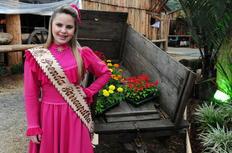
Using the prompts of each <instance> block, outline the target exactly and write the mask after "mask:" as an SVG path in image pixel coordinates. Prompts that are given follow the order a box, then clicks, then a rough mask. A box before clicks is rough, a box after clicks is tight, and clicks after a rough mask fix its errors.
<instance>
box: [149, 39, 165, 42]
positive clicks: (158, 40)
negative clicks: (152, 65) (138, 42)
mask: <svg viewBox="0 0 232 153" xmlns="http://www.w3.org/2000/svg"><path fill="white" fill-rule="evenodd" d="M166 41H167V39H157V40H151V42H153V43H156V42H166Z"/></svg>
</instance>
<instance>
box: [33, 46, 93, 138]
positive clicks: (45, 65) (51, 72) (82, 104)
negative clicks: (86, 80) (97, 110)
mask: <svg viewBox="0 0 232 153" xmlns="http://www.w3.org/2000/svg"><path fill="white" fill-rule="evenodd" d="M29 51H30V53H31V54H32V56H33V57H34V58H35V60H36V61H37V63H38V64H39V66H40V67H41V69H42V70H43V71H44V73H45V74H46V75H47V77H48V78H49V79H50V80H51V82H52V84H53V85H54V86H55V87H56V89H57V90H58V91H59V93H60V94H61V95H62V96H63V98H64V99H65V100H66V101H67V103H68V104H69V106H70V107H71V108H72V109H73V110H74V112H75V113H76V114H77V115H78V116H79V118H80V119H81V121H82V122H83V123H84V124H85V125H86V127H87V128H88V129H89V132H90V133H91V134H93V131H94V126H93V120H92V116H91V112H90V108H89V106H88V105H87V103H86V101H85V99H84V98H85V97H86V95H85V93H84V92H83V90H82V89H81V87H80V86H75V85H74V84H71V83H70V82H69V80H68V78H67V76H66V75H65V73H64V71H63V69H62V68H61V66H60V65H59V63H58V62H57V61H56V59H55V57H54V56H53V55H52V54H51V52H50V51H49V50H48V49H45V48H40V47H38V48H31V49H29Z"/></svg>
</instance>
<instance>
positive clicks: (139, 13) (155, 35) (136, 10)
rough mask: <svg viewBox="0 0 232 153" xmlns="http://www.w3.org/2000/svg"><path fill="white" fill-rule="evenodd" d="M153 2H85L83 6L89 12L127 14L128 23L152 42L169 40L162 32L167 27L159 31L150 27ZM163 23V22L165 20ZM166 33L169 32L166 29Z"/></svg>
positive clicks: (104, 0) (129, 0) (147, 0)
mask: <svg viewBox="0 0 232 153" xmlns="http://www.w3.org/2000/svg"><path fill="white" fill-rule="evenodd" d="M152 2H153V1H152V0H83V4H82V6H83V9H87V10H88V9H89V10H100V11H112V12H127V13H128V20H127V22H128V24H130V25H131V26H132V27H133V28H134V29H135V30H136V31H137V32H139V33H141V34H142V35H144V36H145V37H147V38H149V39H150V40H154V39H155V40H156V39H164V38H167V36H164V35H163V34H166V33H165V32H162V30H163V29H164V28H166V27H167V26H164V27H161V28H160V29H157V28H153V27H151V25H150V21H151V17H152V15H151V14H150V13H148V12H149V11H150V8H151V7H152V4H153V3H154V2H153V3H152ZM160 17H161V16H160ZM165 19H167V18H165ZM161 22H163V20H162V21H161ZM167 23H168V24H169V22H165V24H167ZM161 25H162V24H161ZM168 27H169V25H168ZM165 31H168V30H167V29H166V30H165Z"/></svg>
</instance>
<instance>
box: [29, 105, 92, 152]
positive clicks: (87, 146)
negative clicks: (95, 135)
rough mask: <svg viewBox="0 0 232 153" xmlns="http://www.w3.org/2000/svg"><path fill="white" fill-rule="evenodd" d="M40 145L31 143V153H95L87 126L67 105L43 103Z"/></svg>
mask: <svg viewBox="0 0 232 153" xmlns="http://www.w3.org/2000/svg"><path fill="white" fill-rule="evenodd" d="M40 116H41V118H40V119H41V128H42V131H43V134H42V139H41V143H40V144H34V143H32V142H30V144H29V153H93V147H92V144H91V140H90V134H89V131H88V129H87V128H86V126H85V125H84V124H83V123H82V121H81V120H80V119H79V117H77V115H76V114H75V113H74V111H73V110H72V109H71V108H70V107H69V106H68V104H66V103H47V102H42V103H41V113H40Z"/></svg>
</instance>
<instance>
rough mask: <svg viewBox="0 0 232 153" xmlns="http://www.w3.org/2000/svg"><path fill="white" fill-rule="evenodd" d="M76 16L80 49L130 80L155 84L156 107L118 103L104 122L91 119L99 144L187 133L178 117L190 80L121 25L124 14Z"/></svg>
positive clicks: (190, 75) (187, 97)
mask: <svg viewBox="0 0 232 153" xmlns="http://www.w3.org/2000/svg"><path fill="white" fill-rule="evenodd" d="M81 13H82V23H81V25H80V27H79V28H80V30H79V34H78V40H79V42H80V43H81V45H86V46H90V47H91V48H93V49H94V50H98V51H102V52H103V53H104V54H105V55H106V56H107V57H108V58H110V59H113V61H117V62H120V63H121V64H122V65H123V67H125V68H126V70H128V71H129V73H131V74H132V75H136V74H140V73H146V74H148V75H149V76H150V77H151V78H152V80H156V79H158V80H159V82H160V83H159V91H160V96H159V99H158V101H156V102H154V101H151V102H149V103H147V104H144V105H142V106H141V107H133V106H131V105H130V104H128V103H125V102H122V103H121V104H120V105H119V106H118V107H116V108H114V109H112V110H110V111H108V112H106V113H105V115H104V116H102V117H98V118H95V131H96V133H98V134H100V139H101V136H104V135H109V134H110V135H114V134H120V135H128V134H129V135H131V136H132V135H133V136H132V137H136V136H137V135H138V134H145V133H150V135H152V136H160V135H171V134H174V133H176V132H180V131H183V130H184V129H186V128H187V127H188V122H187V121H186V120H184V119H183V113H184V110H185V107H186V105H187V104H188V102H189V101H190V96H191V91H192V87H193V84H194V81H195V74H194V73H193V72H192V71H190V70H189V69H187V68H186V67H185V66H184V65H182V64H180V63H179V62H177V61H175V60H174V59H172V58H171V57H170V56H169V55H168V54H167V53H166V52H164V51H163V50H161V49H160V48H158V47H157V46H155V45H154V44H153V43H152V42H151V41H150V40H148V39H147V38H145V37H143V36H142V35H141V34H139V33H137V32H136V31H135V30H134V29H132V28H131V27H130V25H128V24H127V23H126V21H127V14H126V13H116V12H115V13H109V12H99V11H82V12H81ZM141 20H142V19H141Z"/></svg>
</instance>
